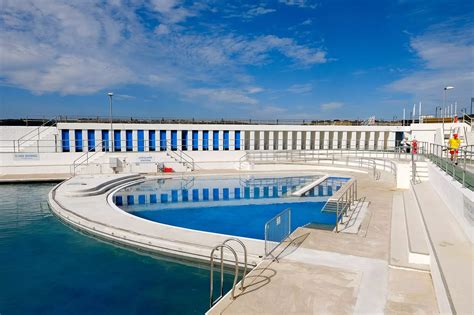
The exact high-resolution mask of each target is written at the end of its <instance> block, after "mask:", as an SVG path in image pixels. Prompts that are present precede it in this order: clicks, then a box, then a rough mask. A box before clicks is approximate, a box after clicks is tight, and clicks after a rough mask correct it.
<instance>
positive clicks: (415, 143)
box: [411, 137, 418, 154]
mask: <svg viewBox="0 0 474 315" xmlns="http://www.w3.org/2000/svg"><path fill="white" fill-rule="evenodd" d="M411 152H412V153H413V154H417V153H418V141H417V140H416V138H415V137H413V140H412V141H411Z"/></svg>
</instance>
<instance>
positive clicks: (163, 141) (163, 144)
mask: <svg viewBox="0 0 474 315" xmlns="http://www.w3.org/2000/svg"><path fill="white" fill-rule="evenodd" d="M160 151H166V130H160Z"/></svg>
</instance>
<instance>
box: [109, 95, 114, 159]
mask: <svg viewBox="0 0 474 315" xmlns="http://www.w3.org/2000/svg"><path fill="white" fill-rule="evenodd" d="M107 95H108V96H109V98H110V103H109V104H110V106H109V118H110V136H109V142H110V144H111V145H110V148H109V150H110V152H113V151H114V140H113V139H114V138H113V137H114V126H113V121H112V97H113V96H114V93H112V92H109V93H108V94H107Z"/></svg>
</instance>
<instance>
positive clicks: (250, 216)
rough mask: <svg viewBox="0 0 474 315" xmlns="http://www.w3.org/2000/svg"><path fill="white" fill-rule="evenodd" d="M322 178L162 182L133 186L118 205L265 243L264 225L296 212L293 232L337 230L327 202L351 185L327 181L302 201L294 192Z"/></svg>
mask: <svg viewBox="0 0 474 315" xmlns="http://www.w3.org/2000/svg"><path fill="white" fill-rule="evenodd" d="M321 177H322V176H321V175H318V176H277V177H276V176H270V177H269V176H261V175H260V176H244V177H242V176H240V177H219V178H218V177H189V178H175V179H159V180H152V181H146V182H144V183H141V184H138V185H134V186H131V187H128V188H126V189H124V190H122V191H119V192H118V193H117V194H116V195H115V196H114V202H115V204H116V205H118V206H119V207H121V208H122V209H123V210H125V211H127V212H128V213H130V214H132V215H135V216H138V217H141V218H144V219H147V220H151V221H155V222H159V223H163V224H169V225H173V226H177V227H181V228H187V229H193V230H200V231H205V232H211V233H219V234H226V235H232V236H238V237H247V238H254V239H262V240H263V239H265V235H264V226H265V223H266V222H267V221H268V220H270V219H271V218H272V217H274V216H275V215H277V214H278V213H280V212H281V211H283V210H285V209H287V208H290V209H291V222H292V224H291V225H292V226H291V229H292V230H295V229H296V228H297V227H300V226H304V225H306V224H313V225H317V226H319V227H321V228H326V229H332V228H333V227H334V226H335V221H336V215H335V213H332V212H322V211H321V209H322V208H323V206H324V204H325V202H326V200H327V199H328V198H329V197H330V196H332V195H333V194H334V193H335V192H336V191H337V190H339V189H340V188H341V187H342V185H343V184H344V183H345V182H346V181H347V180H349V178H345V177H328V178H327V179H325V180H323V181H322V182H321V183H320V184H319V185H317V186H316V187H314V188H311V189H309V190H308V191H307V192H306V193H304V194H303V196H302V197H294V196H292V193H293V192H295V191H297V190H299V189H301V188H302V187H305V186H307V185H308V184H311V183H313V182H315V181H317V180H318V179H320V178H321Z"/></svg>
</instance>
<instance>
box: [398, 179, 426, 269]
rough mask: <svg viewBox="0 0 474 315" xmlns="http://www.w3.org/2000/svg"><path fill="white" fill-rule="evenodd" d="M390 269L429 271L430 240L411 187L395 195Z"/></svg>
mask: <svg viewBox="0 0 474 315" xmlns="http://www.w3.org/2000/svg"><path fill="white" fill-rule="evenodd" d="M390 266H392V267H398V268H408V269H416V270H422V271H429V270H430V254H429V249H428V241H427V237H426V235H425V228H424V225H423V221H422V218H421V212H420V209H419V207H418V203H417V202H416V199H415V195H414V193H413V191H412V188H410V189H409V190H406V191H403V192H397V193H395V194H394V196H393V205H392V221H391V232H390Z"/></svg>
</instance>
